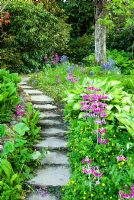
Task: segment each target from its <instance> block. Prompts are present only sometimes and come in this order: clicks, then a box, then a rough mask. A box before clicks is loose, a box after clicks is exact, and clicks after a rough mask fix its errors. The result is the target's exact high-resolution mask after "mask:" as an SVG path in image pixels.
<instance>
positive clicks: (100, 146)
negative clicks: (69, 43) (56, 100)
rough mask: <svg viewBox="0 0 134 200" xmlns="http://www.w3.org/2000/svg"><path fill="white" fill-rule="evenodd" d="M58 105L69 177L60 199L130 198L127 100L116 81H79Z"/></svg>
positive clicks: (132, 115)
mask: <svg viewBox="0 0 134 200" xmlns="http://www.w3.org/2000/svg"><path fill="white" fill-rule="evenodd" d="M64 100H65V102H66V103H67V104H66V107H65V116H66V120H67V121H69V123H70V131H69V135H68V137H69V148H70V153H69V156H70V161H71V167H72V171H73V176H72V179H71V180H70V182H69V184H68V185H67V186H66V187H65V191H64V197H63V199H64V200H71V199H74V200H78V199H79V200H83V199H93V200H98V199H105V200H108V199H113V200H123V199H134V154H133V151H134V104H133V103H134V97H133V95H132V94H128V93H127V92H125V91H124V88H123V87H122V85H121V82H120V81H109V80H108V79H103V80H101V79H94V80H91V79H89V78H85V80H84V81H83V84H82V85H78V84H77V85H76V89H73V90H72V91H67V92H66V98H65V99H64Z"/></svg>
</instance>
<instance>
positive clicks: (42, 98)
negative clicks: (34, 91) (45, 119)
mask: <svg viewBox="0 0 134 200" xmlns="http://www.w3.org/2000/svg"><path fill="white" fill-rule="evenodd" d="M53 101H54V100H53V99H52V98H50V97H48V96H46V95H38V96H37V95H32V96H31V102H32V103H34V104H44V103H51V102H53Z"/></svg>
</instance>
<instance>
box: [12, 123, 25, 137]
mask: <svg viewBox="0 0 134 200" xmlns="http://www.w3.org/2000/svg"><path fill="white" fill-rule="evenodd" d="M14 131H16V132H17V133H18V134H19V135H25V132H26V131H29V128H28V127H27V125H26V124H24V123H19V124H16V125H15V126H14Z"/></svg>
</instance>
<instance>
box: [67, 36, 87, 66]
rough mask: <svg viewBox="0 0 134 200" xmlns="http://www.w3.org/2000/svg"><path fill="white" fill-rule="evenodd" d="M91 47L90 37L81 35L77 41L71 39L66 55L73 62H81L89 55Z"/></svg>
mask: <svg viewBox="0 0 134 200" xmlns="http://www.w3.org/2000/svg"><path fill="white" fill-rule="evenodd" d="M90 46H91V36H90V35H83V36H82V37H78V38H77V39H76V38H75V39H71V40H70V43H69V49H68V51H67V55H68V56H69V57H70V58H71V59H72V60H73V61H75V62H81V61H82V59H83V58H84V57H85V56H87V55H88V54H89V47H90Z"/></svg>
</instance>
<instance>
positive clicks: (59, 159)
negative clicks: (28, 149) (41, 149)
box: [42, 151, 69, 165]
mask: <svg viewBox="0 0 134 200" xmlns="http://www.w3.org/2000/svg"><path fill="white" fill-rule="evenodd" d="M44 164H47V165H68V164H69V162H68V157H67V155H66V154H63V153H60V152H51V151H48V152H47V155H46V157H45V158H44V159H43V160H42V165H44Z"/></svg>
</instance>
